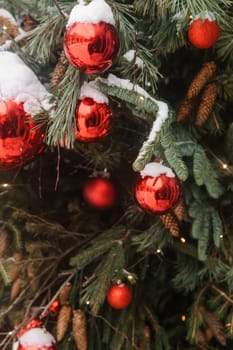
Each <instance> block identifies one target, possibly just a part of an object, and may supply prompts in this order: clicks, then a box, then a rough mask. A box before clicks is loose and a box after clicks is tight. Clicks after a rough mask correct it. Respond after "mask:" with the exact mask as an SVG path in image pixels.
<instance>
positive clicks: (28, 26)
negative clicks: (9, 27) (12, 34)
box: [21, 13, 39, 32]
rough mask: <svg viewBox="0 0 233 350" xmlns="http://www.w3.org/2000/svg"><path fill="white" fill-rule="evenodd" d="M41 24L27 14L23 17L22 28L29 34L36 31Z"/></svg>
mask: <svg viewBox="0 0 233 350" xmlns="http://www.w3.org/2000/svg"><path fill="white" fill-rule="evenodd" d="M38 23H39V22H38V21H37V20H36V19H35V18H34V17H32V16H31V15H30V14H29V13H25V14H24V15H23V16H22V23H21V27H22V28H23V30H24V31H25V32H29V31H30V30H32V29H34V28H35V27H36V26H37V24H38Z"/></svg>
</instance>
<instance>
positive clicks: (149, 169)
mask: <svg viewBox="0 0 233 350" xmlns="http://www.w3.org/2000/svg"><path fill="white" fill-rule="evenodd" d="M141 176H142V177H141V178H140V179H139V180H138V182H137V184H136V188H135V198H136V201H137V203H138V205H139V206H140V207H141V208H142V209H144V210H146V211H148V212H150V213H153V214H164V213H166V212H167V211H169V210H170V209H173V208H174V207H175V206H176V205H177V204H178V202H179V199H180V195H181V187H180V183H179V181H178V180H177V178H176V177H175V174H174V173H173V171H172V170H171V169H170V168H168V167H165V166H163V165H162V164H159V163H148V164H147V165H146V166H145V168H144V169H143V170H142V171H141Z"/></svg>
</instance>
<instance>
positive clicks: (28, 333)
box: [12, 320, 57, 350]
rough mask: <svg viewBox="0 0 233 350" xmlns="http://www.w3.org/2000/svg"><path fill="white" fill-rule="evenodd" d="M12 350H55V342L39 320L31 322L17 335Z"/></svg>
mask: <svg viewBox="0 0 233 350" xmlns="http://www.w3.org/2000/svg"><path fill="white" fill-rule="evenodd" d="M17 337H18V341H16V342H15V343H14V344H13V348H12V350H56V349H57V346H56V340H55V338H54V337H53V336H52V334H50V333H49V332H48V331H47V330H46V329H45V328H42V323H41V321H40V320H33V321H32V322H30V323H29V324H28V325H27V326H26V327H25V328H24V329H23V330H21V331H20V333H19V334H18V335H17Z"/></svg>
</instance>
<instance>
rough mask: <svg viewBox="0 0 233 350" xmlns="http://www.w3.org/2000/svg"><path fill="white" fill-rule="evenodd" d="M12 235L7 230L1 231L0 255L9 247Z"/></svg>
mask: <svg viewBox="0 0 233 350" xmlns="http://www.w3.org/2000/svg"><path fill="white" fill-rule="evenodd" d="M9 243H10V237H9V233H8V232H7V231H6V230H3V231H2V232H1V233H0V255H3V254H4V253H5V251H6V250H7V248H8V247H9Z"/></svg>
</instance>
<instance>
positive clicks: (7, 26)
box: [0, 16, 20, 45]
mask: <svg viewBox="0 0 233 350" xmlns="http://www.w3.org/2000/svg"><path fill="white" fill-rule="evenodd" d="M0 25H1V26H2V27H3V29H4V33H3V34H2V35H1V36H0V45H3V44H4V43H5V42H6V41H7V40H9V39H10V38H15V37H16V36H17V35H19V34H20V31H19V27H18V26H17V25H16V24H14V23H12V22H11V21H10V20H9V19H8V18H6V17H3V16H0Z"/></svg>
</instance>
